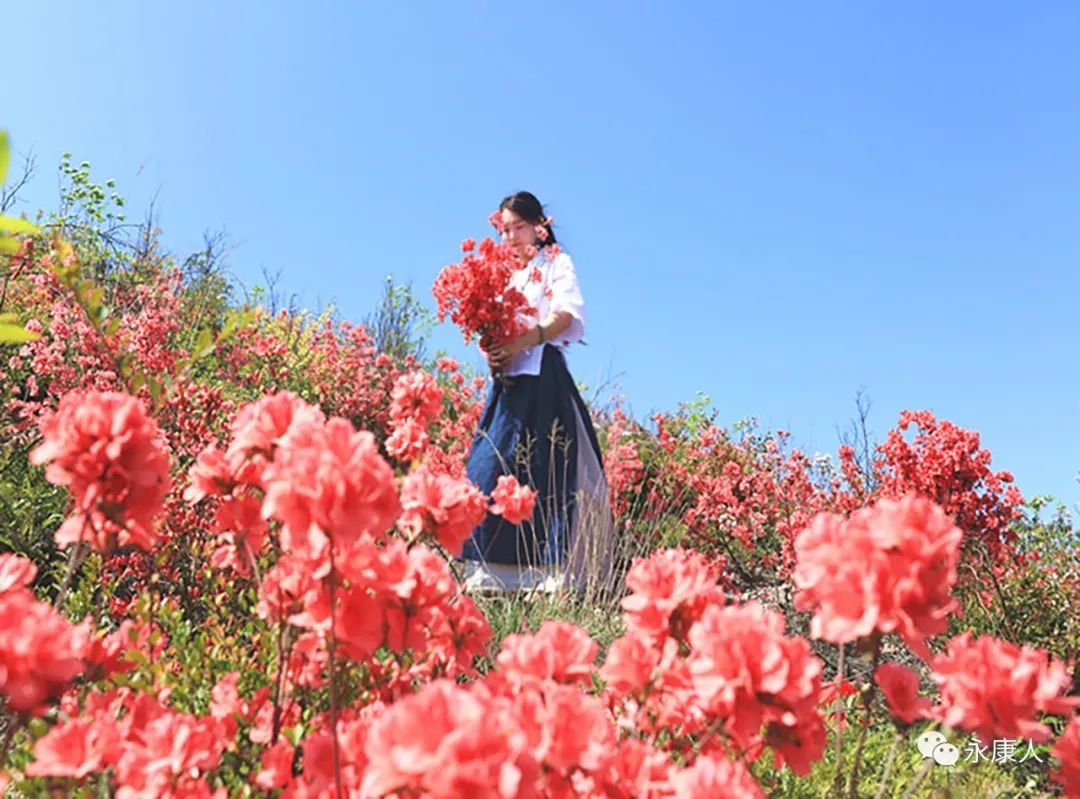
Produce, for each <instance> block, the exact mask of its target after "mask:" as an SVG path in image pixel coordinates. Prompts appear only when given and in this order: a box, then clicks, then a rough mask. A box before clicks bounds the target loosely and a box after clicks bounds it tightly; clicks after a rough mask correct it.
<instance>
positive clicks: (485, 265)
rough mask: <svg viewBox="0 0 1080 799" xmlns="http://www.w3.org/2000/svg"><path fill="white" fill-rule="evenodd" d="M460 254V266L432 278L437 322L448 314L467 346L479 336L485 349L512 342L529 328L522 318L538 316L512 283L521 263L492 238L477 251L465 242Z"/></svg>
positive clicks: (471, 240)
mask: <svg viewBox="0 0 1080 799" xmlns="http://www.w3.org/2000/svg"><path fill="white" fill-rule="evenodd" d="M461 251H462V252H463V253H465V257H464V258H463V259H462V260H461V262H460V263H456V264H450V265H449V266H446V267H444V268H443V270H442V271H441V272H440V273H439V276H438V277H437V278H436V279H435V286H434V288H433V292H434V294H435V302H436V303H437V304H438V318H439V321H440V322H442V321H443V320H444V319H446V316H447V315H448V314H449V316H450V320H451V321H452V322H453V323H454V324H456V325H457V326H458V327H460V328H461V332H462V333H463V334H464V336H465V343H468V342H469V341H470V340H471V339H472V337H473V336H479V337H480V346H481V347H483V348H484V349H485V350H490V349H491V348H492V347H493V346H495V345H496V344H505V343H506V342H508V341H512V340H513V339H514V338H515V337H516V336H519V335H521V334H522V333H523V332H525V330H526V328H527V324H526V322H525V321H524V319H523V317H529V316H535V315H536V309H535V308H533V307H532V306H531V305H529V301H528V300H527V299H526V298H525V295H524V294H522V293H521V292H520V291H518V290H517V289H516V288H514V287H513V286H512V285H511V278H512V277H513V274H514V272H515V270H516V269H517V268H518V267H519V266H520V262H519V261H518V259H517V258H516V256H515V255H514V252H513V250H512V249H511V247H510V246H509V245H507V244H499V243H496V242H495V241H494V240H492V239H490V238H487V239H484V240H483V241H482V242H480V246H479V247H477V246H476V242H475V241H474V240H473V239H466V240H465V241H464V242H462V244H461Z"/></svg>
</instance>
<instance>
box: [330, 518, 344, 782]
mask: <svg viewBox="0 0 1080 799" xmlns="http://www.w3.org/2000/svg"><path fill="white" fill-rule="evenodd" d="M327 579H329V581H330V647H329V656H330V729H331V739H332V740H333V743H334V786H335V789H336V790H335V793H336V794H337V799H342V793H341V744H340V742H339V741H338V729H337V719H338V695H337V667H336V664H335V661H334V652H335V650H336V648H337V647H336V640H335V639H336V633H335V631H334V613H335V609H336V606H337V602H336V601H335V597H336V593H335V586H336V584H337V570H336V569H335V568H334V539H333V537H331V538H330V575H329V577H328V578H327Z"/></svg>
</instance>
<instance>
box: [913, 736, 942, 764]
mask: <svg viewBox="0 0 1080 799" xmlns="http://www.w3.org/2000/svg"><path fill="white" fill-rule="evenodd" d="M943 743H946V739H945V736H944V735H943V734H942V733H940V732H939V731H937V730H927V731H926V732H924V733H923V734H922V735H920V736H919V737H918V738H916V739H915V745H916V746H918V747H919V754H920V755H922V756H923V757H924V758H926V757H933V756H934V748H935V747H936V746H938V744H943Z"/></svg>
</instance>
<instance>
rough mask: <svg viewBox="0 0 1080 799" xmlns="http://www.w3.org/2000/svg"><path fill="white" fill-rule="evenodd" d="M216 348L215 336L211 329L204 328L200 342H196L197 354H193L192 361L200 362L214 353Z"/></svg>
mask: <svg viewBox="0 0 1080 799" xmlns="http://www.w3.org/2000/svg"><path fill="white" fill-rule="evenodd" d="M215 346H216V344H215V342H214V334H213V333H211V332H210V328H208V327H204V328H203V329H202V331H201V332H200V333H199V340H198V341H197V342H195V352H193V353H192V355H191V360H192V361H198V360H200V359H202V358H205V357H206V356H207V355H209V354H210V353H211V352H213V351H214V347H215Z"/></svg>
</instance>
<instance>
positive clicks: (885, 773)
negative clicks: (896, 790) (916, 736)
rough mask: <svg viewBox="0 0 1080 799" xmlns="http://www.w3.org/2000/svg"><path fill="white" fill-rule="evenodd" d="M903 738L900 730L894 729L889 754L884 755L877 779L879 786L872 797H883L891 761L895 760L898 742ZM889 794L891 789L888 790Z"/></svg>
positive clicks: (883, 798) (891, 764)
mask: <svg viewBox="0 0 1080 799" xmlns="http://www.w3.org/2000/svg"><path fill="white" fill-rule="evenodd" d="M903 739H904V736H903V735H901V733H900V731H899V730H897V731H896V735H894V736H893V741H892V746H890V747H889V754H888V755H886V757H885V769H884V770H883V771H882V772H881V779H880V780H879V782H880V786H879V787H878V790H877V793H876V794H874V799H885V788H886V786H888V784H889V777H890V776H892V767H893V761H895V760H896V750H897V749H899V748H900V742H901V741H902V740H903ZM889 793H890V794H891V793H892V791H889Z"/></svg>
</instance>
